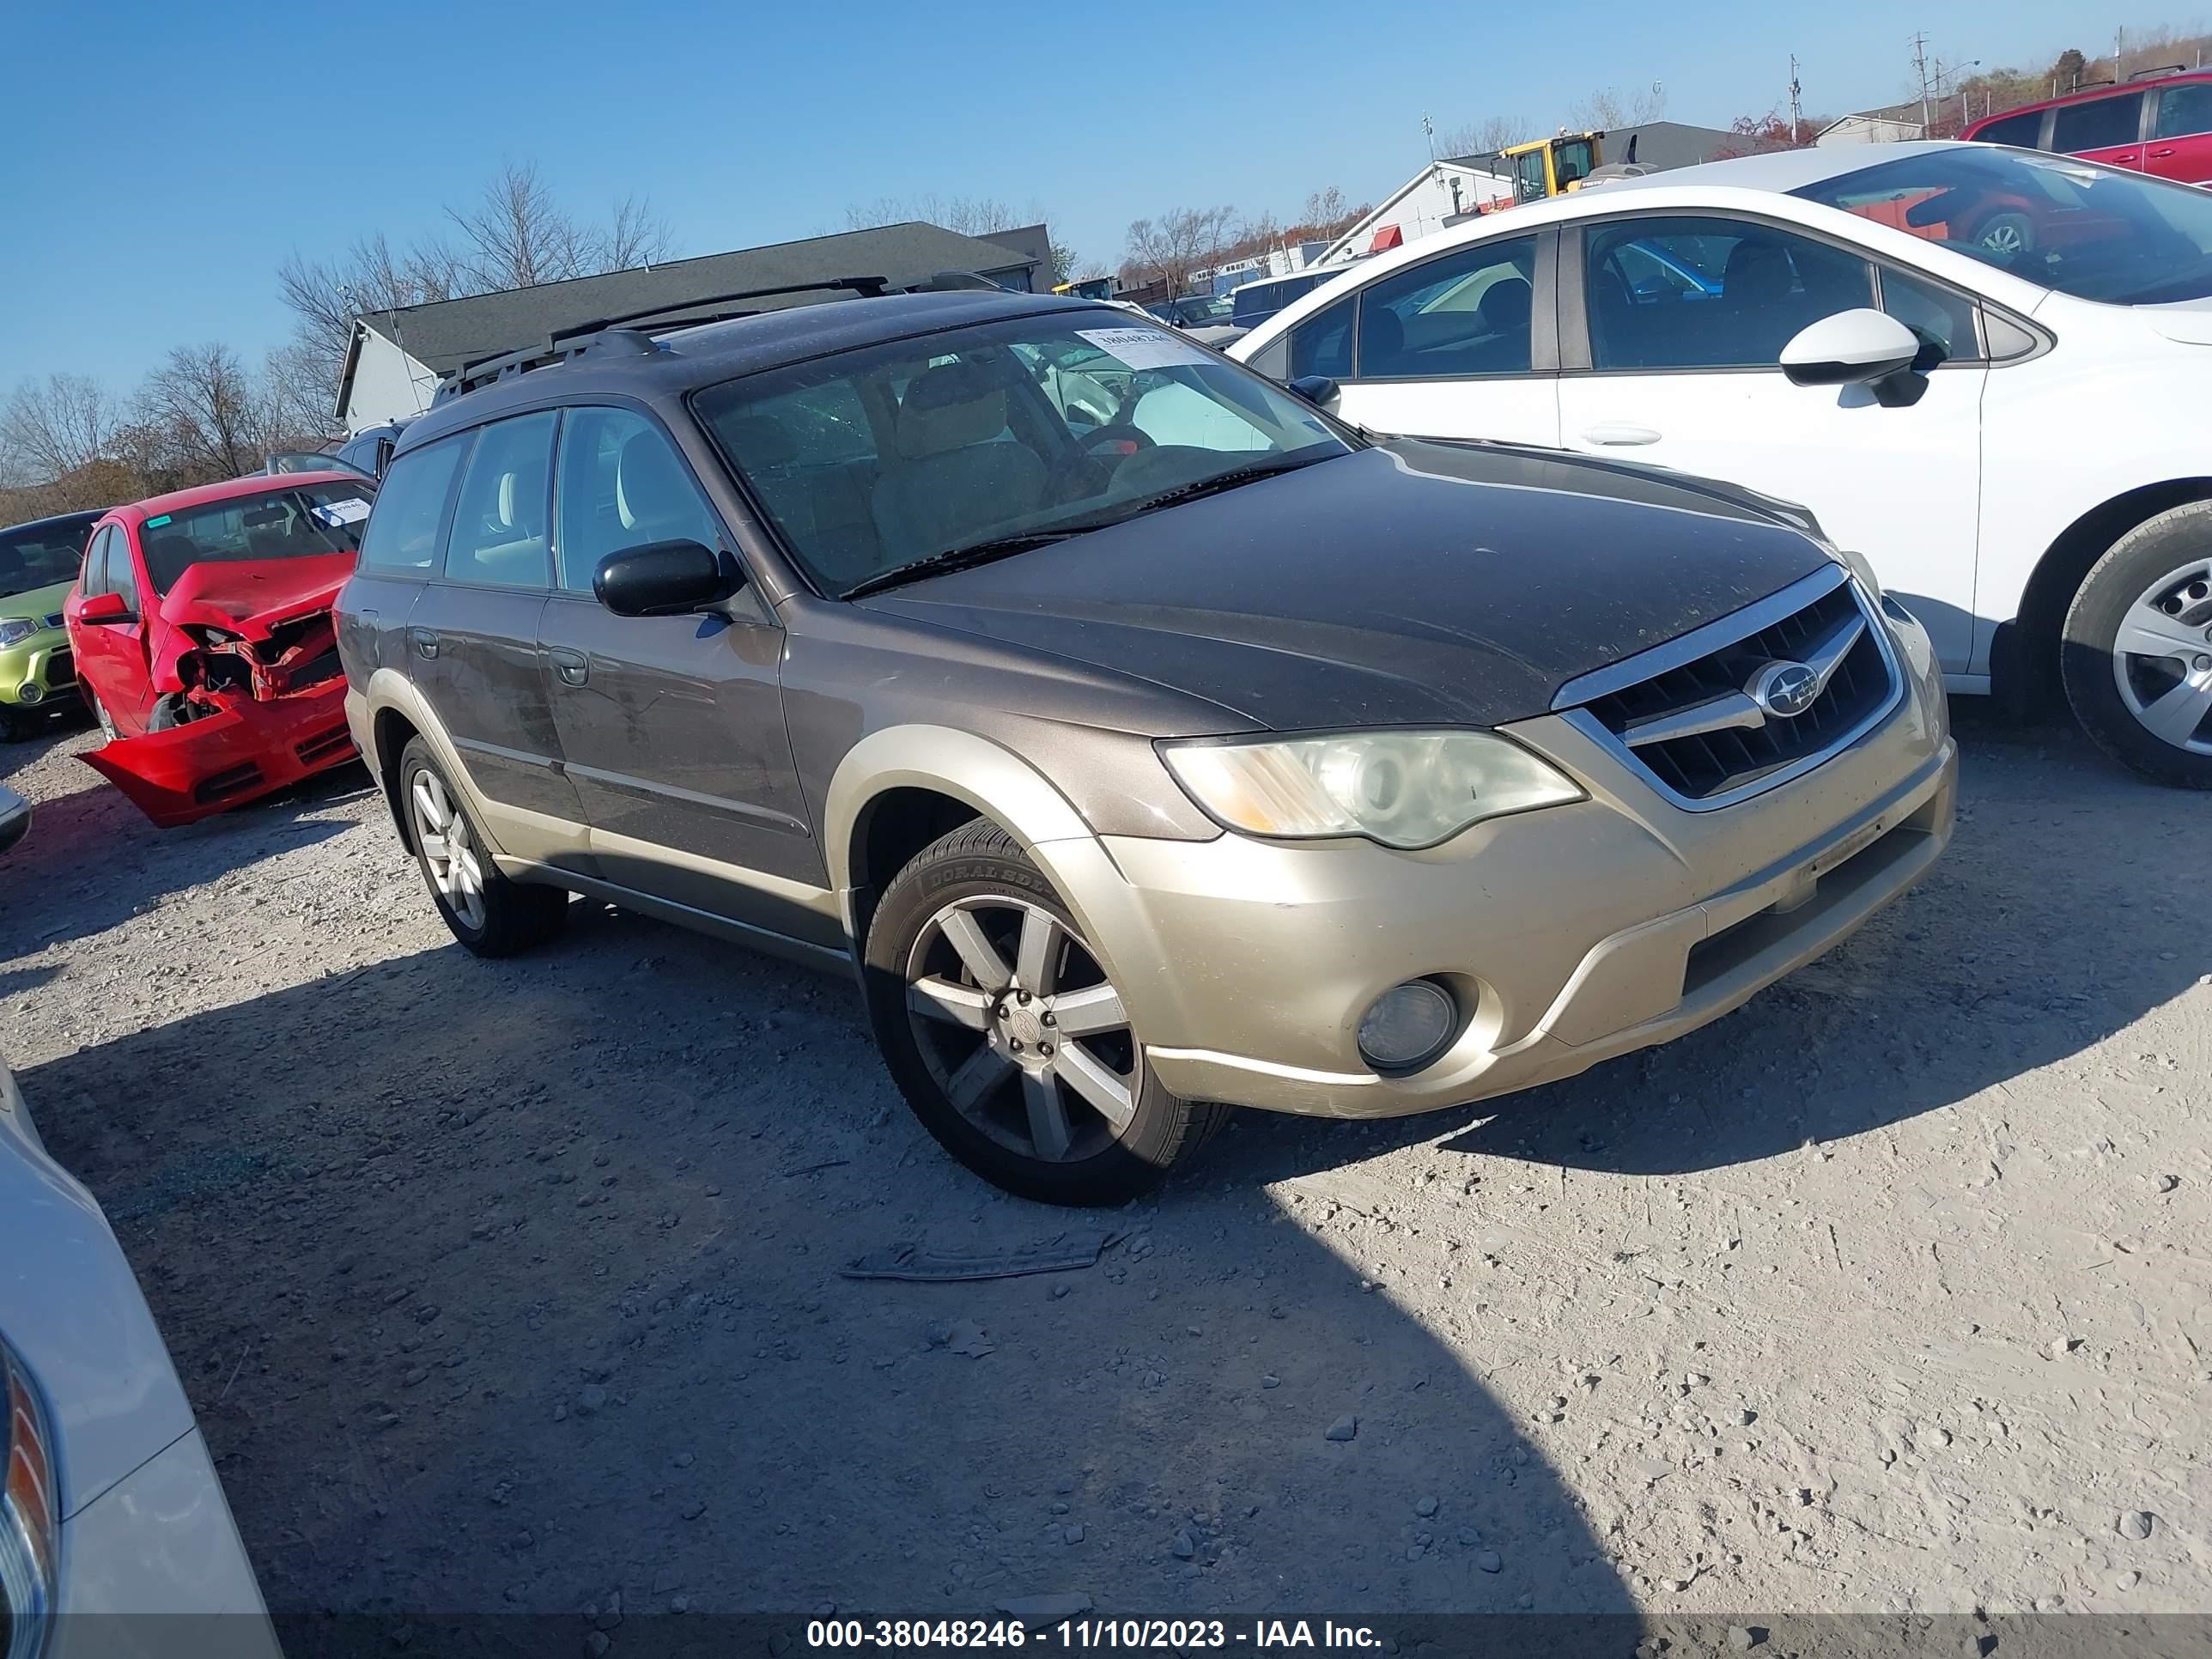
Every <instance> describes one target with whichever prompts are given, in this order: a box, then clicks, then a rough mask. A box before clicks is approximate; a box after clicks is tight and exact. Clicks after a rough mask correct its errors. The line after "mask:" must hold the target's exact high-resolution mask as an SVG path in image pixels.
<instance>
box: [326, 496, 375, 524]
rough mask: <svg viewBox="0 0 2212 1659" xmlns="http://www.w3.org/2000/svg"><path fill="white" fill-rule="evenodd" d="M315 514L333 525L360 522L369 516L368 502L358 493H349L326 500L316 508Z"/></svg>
mask: <svg viewBox="0 0 2212 1659" xmlns="http://www.w3.org/2000/svg"><path fill="white" fill-rule="evenodd" d="M315 516H316V517H317V518H319V519H320V520H322V521H323V522H324V523H325V524H326V525H331V526H337V525H344V524H359V523H360V522H361V521H362V520H363V519H365V518H367V517H368V502H367V501H363V500H362V498H361V497H360V496H358V495H347V496H344V497H343V498H342V499H340V500H338V501H325V502H324V503H323V504H322V505H321V506H320V507H317V508H316V509H315Z"/></svg>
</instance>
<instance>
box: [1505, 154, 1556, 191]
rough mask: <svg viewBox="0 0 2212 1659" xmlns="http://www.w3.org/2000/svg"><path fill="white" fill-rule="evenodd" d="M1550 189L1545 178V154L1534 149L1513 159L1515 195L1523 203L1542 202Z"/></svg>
mask: <svg viewBox="0 0 2212 1659" xmlns="http://www.w3.org/2000/svg"><path fill="white" fill-rule="evenodd" d="M1549 188H1550V183H1549V181H1548V180H1547V179H1546V178H1545V176H1544V152H1543V151H1542V150H1541V149H1532V150H1528V151H1526V152H1525V153H1523V154H1522V155H1516V156H1515V157H1514V158H1513V194H1514V196H1515V197H1516V199H1517V200H1519V201H1523V202H1540V201H1541V200H1543V198H1544V195H1545V192H1546V191H1547V190H1548V189H1549Z"/></svg>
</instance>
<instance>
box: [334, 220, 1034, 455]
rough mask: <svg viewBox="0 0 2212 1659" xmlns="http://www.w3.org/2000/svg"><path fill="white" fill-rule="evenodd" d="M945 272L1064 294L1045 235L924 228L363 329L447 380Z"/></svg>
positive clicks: (569, 287) (709, 262)
mask: <svg viewBox="0 0 2212 1659" xmlns="http://www.w3.org/2000/svg"><path fill="white" fill-rule="evenodd" d="M943 270H972V271H975V272H977V273H979V274H980V275H982V276H988V277H990V278H991V279H992V280H993V281H994V282H998V283H1002V284H1004V285H1005V286H1006V287H1010V288H1016V289H1035V290H1036V291H1038V292H1043V291H1046V290H1048V289H1050V288H1051V287H1052V238H1051V235H1050V234H1049V232H1048V230H1047V228H1045V227H1044V226H1043V225H1025V226H1023V227H1021V228H1018V229H1013V230H1003V231H994V232H993V233H992V234H990V235H989V236H988V237H975V236H963V235H961V234H958V233H957V232H956V231H950V230H946V229H944V228H942V227H940V226H938V225H932V224H924V223H922V222H919V221H915V222H908V223H906V224H897V225H880V226H878V227H876V228H872V229H869V230H848V231H842V232H839V233H837V234H835V235H829V236H811V237H808V238H807V239H806V240H804V241H798V242H776V243H773V244H771V245H770V246H767V247H750V248H740V249H738V250H737V251H736V252H730V253H708V254H703V255H702V256H700V257H699V258H693V259H674V260H671V261H670V262H669V263H667V264H659V265H645V266H641V267H639V268H638V269H636V270H615V271H610V272H608V273H607V274H606V275H605V276H578V277H574V278H573V279H571V280H570V281H568V282H565V283H540V284H539V285H538V287H536V288H518V289H506V290H503V291H501V292H500V293H497V294H478V295H471V296H470V297H468V298H466V299H461V300H437V301H431V302H430V303H429V304H428V305H419V306H404V307H400V308H399V309H398V310H395V311H372V312H368V313H365V314H364V315H363V316H362V318H361V321H362V324H363V325H366V326H368V327H369V328H373V329H374V330H375V331H377V332H378V333H379V334H381V335H382V336H383V337H385V338H386V339H387V340H390V341H392V343H394V344H396V345H398V347H399V348H400V349H401V350H403V351H404V352H405V353H406V354H407V355H408V356H410V357H412V358H413V359H414V360H415V361H416V362H418V363H421V364H422V366H423V367H424V368H428V369H431V370H434V371H435V372H436V373H437V374H441V375H444V374H452V373H453V371H454V370H455V369H457V368H459V367H460V366H461V365H462V364H464V363H466V362H474V361H476V360H477V359H478V358H482V357H488V356H495V355H496V354H498V353H500V352H503V351H513V350H518V349H520V348H522V347H524V346H527V345H535V344H538V343H542V342H543V341H544V339H545V337H546V336H547V335H548V334H550V333H551V332H552V331H554V330H555V329H560V328H573V327H574V326H575V325H578V324H579V323H588V322H591V321H592V320H593V319H596V318H600V317H616V316H621V315H623V313H628V312H634V311H642V310H644V309H645V308H646V307H648V306H683V305H687V304H689V303H690V302H691V301H695V300H702V299H704V298H705V297H706V296H708V295H714V294H730V293H735V292H738V291H741V290H743V289H755V288H775V287H779V286H781V285H783V284H786V283H810V282H819V281H821V280H823V278H824V277H829V276H882V277H884V278H887V279H888V280H889V281H890V282H891V283H894V284H899V285H903V284H907V283H920V282H925V281H927V279H928V278H930V277H932V276H935V275H937V273H938V272H939V271H943ZM805 297H806V296H805V295H794V296H793V297H792V299H791V300H789V301H780V300H775V299H770V300H763V301H761V305H762V307H763V308H772V307H775V306H777V305H779V304H786V303H798V302H799V301H801V300H803V299H804V298H805ZM359 342H360V335H359V333H358V331H356V335H355V337H354V344H353V345H352V346H350V347H349V348H348V349H347V353H346V363H345V371H344V374H343V377H342V378H341V380H340V381H339V385H338V409H339V412H340V413H341V414H343V412H344V410H345V407H346V404H347V403H348V402H349V399H350V398H351V395H352V391H353V371H354V360H355V356H356V352H357V350H358V348H359Z"/></svg>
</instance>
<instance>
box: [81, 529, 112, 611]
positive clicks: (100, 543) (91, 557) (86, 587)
mask: <svg viewBox="0 0 2212 1659" xmlns="http://www.w3.org/2000/svg"><path fill="white" fill-rule="evenodd" d="M114 535H115V526H112V525H109V526H106V528H104V529H102V530H101V531H100V534H98V535H97V536H94V538H92V544H91V545H90V546H88V547H87V548H86V549H85V550H84V574H83V575H82V577H81V578H79V580H78V583H77V585H78V586H79V587H80V588H81V589H82V591H83V593H84V596H85V598H87V599H90V598H91V597H92V596H93V595H94V594H95V593H105V592H107V544H108V543H109V542H110V541H111V540H112V539H113V538H114Z"/></svg>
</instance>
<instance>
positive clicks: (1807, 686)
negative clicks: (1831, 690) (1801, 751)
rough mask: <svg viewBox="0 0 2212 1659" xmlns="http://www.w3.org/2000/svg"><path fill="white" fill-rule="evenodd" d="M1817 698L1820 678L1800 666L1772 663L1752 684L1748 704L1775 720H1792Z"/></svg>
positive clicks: (1799, 663) (1804, 666) (1795, 663)
mask: <svg viewBox="0 0 2212 1659" xmlns="http://www.w3.org/2000/svg"><path fill="white" fill-rule="evenodd" d="M1819 696H1820V676H1819V675H1818V674H1816V673H1814V671H1812V670H1811V669H1809V668H1808V667H1807V666H1806V665H1804V664H1803V663H1802V662H1771V663H1769V664H1767V665H1766V666H1765V667H1764V668H1762V669H1760V670H1759V675H1758V678H1755V679H1753V681H1752V683H1751V700H1752V701H1753V702H1755V703H1757V704H1758V705H1759V707H1760V708H1763V709H1765V711H1766V712H1767V713H1768V714H1772V715H1774V716H1775V717H1776V718H1777V719H1778V720H1795V719H1796V718H1797V716H1798V715H1800V714H1803V713H1804V712H1805V711H1806V710H1807V709H1808V708H1811V707H1812V706H1813V704H1814V700H1815V699H1817V698H1818V697H1819Z"/></svg>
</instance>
